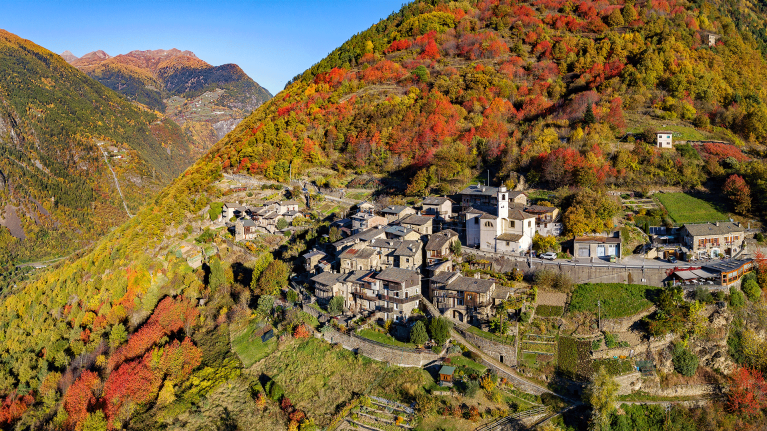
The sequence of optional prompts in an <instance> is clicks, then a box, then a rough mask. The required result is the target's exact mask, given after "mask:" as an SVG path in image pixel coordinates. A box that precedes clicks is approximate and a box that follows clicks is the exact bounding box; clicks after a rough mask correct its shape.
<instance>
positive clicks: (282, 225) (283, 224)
mask: <svg viewBox="0 0 767 431" xmlns="http://www.w3.org/2000/svg"><path fill="white" fill-rule="evenodd" d="M286 227H288V221H287V220H285V219H284V218H281V219H279V220H277V230H283V229H285V228H286Z"/></svg>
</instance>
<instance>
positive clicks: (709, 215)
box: [654, 193, 729, 225]
mask: <svg viewBox="0 0 767 431" xmlns="http://www.w3.org/2000/svg"><path fill="white" fill-rule="evenodd" d="M654 196H655V197H657V198H658V200H659V201H660V203H662V204H663V206H664V207H666V210H667V211H668V215H669V217H671V219H672V220H673V221H674V223H676V224H678V225H683V224H685V223H706V222H716V221H727V220H729V218H728V217H727V215H726V214H723V213H721V212H719V211H717V210H716V209H715V208H714V207H713V206H712V205H711V204H710V203H708V202H706V201H704V200H702V199H698V198H696V197H694V196H690V195H688V194H686V193H658V194H655V195H654Z"/></svg>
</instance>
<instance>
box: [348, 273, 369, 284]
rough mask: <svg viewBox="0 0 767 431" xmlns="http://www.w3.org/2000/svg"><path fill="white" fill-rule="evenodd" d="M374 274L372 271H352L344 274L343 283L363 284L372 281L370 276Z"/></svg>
mask: <svg viewBox="0 0 767 431" xmlns="http://www.w3.org/2000/svg"><path fill="white" fill-rule="evenodd" d="M374 274H375V272H373V271H352V272H350V273H348V274H345V277H344V281H347V282H350V283H358V284H365V283H369V282H370V281H372V280H371V279H370V276H371V275H374Z"/></svg>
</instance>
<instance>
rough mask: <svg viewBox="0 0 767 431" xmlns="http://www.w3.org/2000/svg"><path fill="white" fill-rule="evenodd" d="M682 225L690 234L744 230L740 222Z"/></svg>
mask: <svg viewBox="0 0 767 431" xmlns="http://www.w3.org/2000/svg"><path fill="white" fill-rule="evenodd" d="M683 227H684V228H685V229H687V232H690V235H692V236H705V235H727V234H730V233H733V232H743V231H744V229H743V226H741V225H740V223H733V222H724V223H699V224H686V225H684V226H683Z"/></svg>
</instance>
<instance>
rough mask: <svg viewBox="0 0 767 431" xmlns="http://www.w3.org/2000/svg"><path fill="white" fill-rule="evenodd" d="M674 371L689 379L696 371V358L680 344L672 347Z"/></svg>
mask: <svg viewBox="0 0 767 431" xmlns="http://www.w3.org/2000/svg"><path fill="white" fill-rule="evenodd" d="M672 362H673V363H674V369H675V370H676V372H678V373H679V374H681V375H683V376H687V377H690V376H692V375H694V374H695V371H697V370H698V357H697V356H695V355H694V354H693V353H692V352H691V351H690V350H688V349H686V348H684V346H682V345H681V344H677V345H675V346H674V358H673V360H672Z"/></svg>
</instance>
